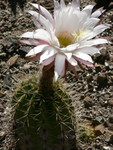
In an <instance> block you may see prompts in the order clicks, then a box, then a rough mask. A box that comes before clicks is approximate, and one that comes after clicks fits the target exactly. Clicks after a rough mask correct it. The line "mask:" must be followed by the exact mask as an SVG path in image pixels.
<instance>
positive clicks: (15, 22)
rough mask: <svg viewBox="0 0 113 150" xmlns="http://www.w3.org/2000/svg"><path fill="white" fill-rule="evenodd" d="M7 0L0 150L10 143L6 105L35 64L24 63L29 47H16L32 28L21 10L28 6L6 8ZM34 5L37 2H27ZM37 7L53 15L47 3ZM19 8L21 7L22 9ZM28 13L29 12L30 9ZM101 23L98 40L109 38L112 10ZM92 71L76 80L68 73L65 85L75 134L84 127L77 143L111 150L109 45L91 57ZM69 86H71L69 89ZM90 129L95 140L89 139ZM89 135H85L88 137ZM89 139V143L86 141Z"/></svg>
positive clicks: (2, 11)
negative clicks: (74, 119) (102, 28)
mask: <svg viewBox="0 0 113 150" xmlns="http://www.w3.org/2000/svg"><path fill="white" fill-rule="evenodd" d="M11 2H12V1H11V0H8V1H6V0H2V1H0V31H1V32H0V79H1V80H0V120H1V121H0V124H1V125H0V147H1V148H0V150H13V145H12V141H11V140H13V138H12V139H10V137H11V136H9V131H10V130H11V128H10V127H9V126H8V124H9V121H10V120H11V119H10V114H9V113H8V112H10V110H9V107H8V106H9V102H10V100H11V97H12V94H13V92H14V90H15V88H16V87H17V86H18V84H19V83H20V82H21V81H22V80H24V79H26V78H29V77H30V76H32V75H33V74H37V72H38V70H39V67H38V62H28V61H27V60H25V59H24V57H25V54H26V52H25V51H28V50H29V49H30V46H26V45H23V44H20V43H19V42H18V36H19V35H21V34H22V33H23V32H26V31H32V29H33V28H34V25H33V23H32V22H31V17H30V15H29V14H27V13H25V11H23V10H27V9H29V8H30V5H29V4H28V2H25V1H24V0H17V1H16V2H15V3H13V4H12V5H10V6H12V11H11V8H10V6H9V3H10V4H11ZM29 2H37V0H29ZM40 3H41V4H42V5H43V6H45V7H46V8H47V9H48V10H49V11H50V12H52V11H53V3H52V2H51V0H47V2H44V1H43V0H40ZM91 3H94V2H93V1H92V0H82V7H84V6H85V5H87V4H91ZM22 4H23V5H22ZM30 9H32V8H30ZM103 22H105V23H109V24H111V27H110V29H108V30H106V31H105V32H104V33H103V35H102V36H107V37H108V36H110V37H113V10H110V11H109V12H107V13H106V14H105V15H104V16H103ZM94 61H95V68H93V69H92V68H86V67H85V66H84V69H83V70H80V69H79V68H77V72H78V75H79V79H78V80H77V79H75V77H74V75H73V74H72V73H71V72H68V78H67V81H66V82H68V84H69V85H70V87H71V90H70V92H71V91H73V93H72V94H71V95H72V96H73V99H74V100H75V105H76V104H78V105H79V108H77V112H76V113H77V118H78V122H77V123H78V132H79V130H80V129H81V128H79V125H80V126H83V127H84V131H85V136H86V140H85V141H84V140H83V139H81V136H80V135H78V143H79V145H80V148H81V149H82V150H113V44H110V45H109V44H108V45H106V49H104V50H102V52H101V54H98V55H95V56H94ZM72 85H73V86H72ZM92 129H93V130H94V132H95V136H94V137H92V135H91V133H92ZM88 132H89V133H88ZM88 136H91V140H89V138H88V140H87V137H88Z"/></svg>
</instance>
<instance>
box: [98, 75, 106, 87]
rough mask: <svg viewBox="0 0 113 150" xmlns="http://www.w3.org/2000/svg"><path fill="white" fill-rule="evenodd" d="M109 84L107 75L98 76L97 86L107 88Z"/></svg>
mask: <svg viewBox="0 0 113 150" xmlns="http://www.w3.org/2000/svg"><path fill="white" fill-rule="evenodd" d="M107 82H108V78H107V75H106V74H105V73H100V74H98V76H97V84H99V85H100V86H105V85H106V84H107Z"/></svg>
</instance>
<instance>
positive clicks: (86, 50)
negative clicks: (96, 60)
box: [76, 47, 100, 55]
mask: <svg viewBox="0 0 113 150" xmlns="http://www.w3.org/2000/svg"><path fill="white" fill-rule="evenodd" d="M76 52H81V53H86V54H89V55H94V54H96V53H100V51H99V49H98V48H95V47H84V48H80V49H78V50H76Z"/></svg>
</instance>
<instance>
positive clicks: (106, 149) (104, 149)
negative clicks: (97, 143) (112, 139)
mask: <svg viewBox="0 0 113 150" xmlns="http://www.w3.org/2000/svg"><path fill="white" fill-rule="evenodd" d="M103 150H111V148H110V147H109V146H103Z"/></svg>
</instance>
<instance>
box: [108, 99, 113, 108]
mask: <svg viewBox="0 0 113 150" xmlns="http://www.w3.org/2000/svg"><path fill="white" fill-rule="evenodd" d="M108 104H109V105H110V106H112V107H113V99H110V100H109V101H108Z"/></svg>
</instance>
